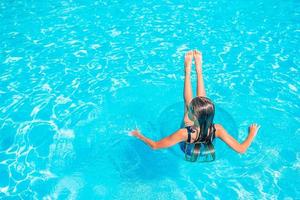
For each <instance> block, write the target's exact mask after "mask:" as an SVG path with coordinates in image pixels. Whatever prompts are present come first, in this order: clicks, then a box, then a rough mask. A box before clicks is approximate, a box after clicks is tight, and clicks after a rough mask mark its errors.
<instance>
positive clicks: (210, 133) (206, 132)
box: [186, 97, 216, 162]
mask: <svg viewBox="0 0 300 200" xmlns="http://www.w3.org/2000/svg"><path fill="white" fill-rule="evenodd" d="M190 111H191V113H192V114H193V115H194V116H195V117H196V119H195V120H197V122H198V125H199V128H200V132H199V131H197V137H196V140H195V141H194V142H193V143H194V144H195V146H194V150H193V153H192V155H191V157H190V158H188V160H189V161H192V162H195V161H196V160H197V158H198V156H199V155H201V157H203V158H204V161H213V160H214V159H215V149H214V145H213V140H214V138H215V131H216V129H215V127H214V123H213V120H214V116H215V105H214V104H213V103H212V101H211V100H210V99H209V98H207V97H195V98H194V99H192V101H191V103H190ZM209 157H211V158H210V160H209V159H208V158H209ZM186 158H187V156H186Z"/></svg>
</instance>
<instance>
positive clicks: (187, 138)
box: [131, 50, 260, 161]
mask: <svg viewBox="0 0 300 200" xmlns="http://www.w3.org/2000/svg"><path fill="white" fill-rule="evenodd" d="M193 58H194V61H195V66H196V73H197V89H196V90H197V96H196V97H195V98H192V96H193V94H192V87H191V75H190V74H191V66H192V59H193ZM184 66H185V79H184V92H183V93H184V94H183V95H184V116H183V124H182V128H181V129H179V130H177V131H176V132H175V133H173V134H171V135H169V136H167V137H165V138H163V139H161V140H159V141H153V140H151V139H149V138H147V137H145V136H144V135H143V134H142V133H141V132H140V131H139V130H134V131H132V132H131V134H132V135H133V136H135V137H137V138H138V139H140V140H142V141H143V142H145V143H146V144H147V145H148V146H150V147H151V148H152V149H153V150H156V149H161V148H168V147H170V146H173V145H175V144H177V143H180V146H181V149H182V150H183V151H184V153H185V155H186V159H187V160H189V161H196V160H197V158H198V157H199V155H200V156H201V154H203V153H205V152H209V153H210V154H211V156H212V157H213V160H214V148H213V144H212V142H213V141H214V139H215V138H220V139H221V140H222V141H224V142H225V143H226V144H227V145H228V146H229V147H230V148H232V149H233V150H235V151H236V152H238V153H245V152H246V150H247V149H248V147H249V146H250V144H251V142H252V140H253V139H254V137H255V135H256V134H257V132H258V130H259V128H260V126H259V125H258V124H251V125H250V126H249V133H248V137H247V138H246V139H245V140H244V141H243V142H242V143H239V142H238V141H237V140H235V139H234V138H233V137H232V136H231V135H230V134H228V133H227V131H226V130H225V129H224V128H223V126H222V125H221V124H214V123H213V119H214V114H215V106H214V104H213V103H212V101H211V100H210V99H209V98H207V97H206V92H205V88H204V81H203V77H202V54H201V52H199V51H197V50H194V51H189V52H187V53H186V55H185V59H184ZM189 144H193V147H192V148H191V147H190V145H189ZM203 147H204V148H203ZM205 149H206V150H205ZM203 155H204V154H203ZM206 155H207V154H206Z"/></svg>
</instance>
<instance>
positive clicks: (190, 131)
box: [185, 126, 194, 143]
mask: <svg viewBox="0 0 300 200" xmlns="http://www.w3.org/2000/svg"><path fill="white" fill-rule="evenodd" d="M185 128H186V130H187V132H188V139H187V142H188V143H191V133H192V132H194V130H193V128H192V126H187V127H185Z"/></svg>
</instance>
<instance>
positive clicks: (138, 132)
mask: <svg viewBox="0 0 300 200" xmlns="http://www.w3.org/2000/svg"><path fill="white" fill-rule="evenodd" d="M130 134H131V135H132V136H135V137H137V138H138V137H139V136H141V133H140V131H139V130H133V131H131V132H130Z"/></svg>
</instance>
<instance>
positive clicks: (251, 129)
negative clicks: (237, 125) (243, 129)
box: [249, 124, 260, 136]
mask: <svg viewBox="0 0 300 200" xmlns="http://www.w3.org/2000/svg"><path fill="white" fill-rule="evenodd" d="M259 129H260V125H258V124H251V125H250V126H249V135H252V136H256V134H257V132H258V130H259Z"/></svg>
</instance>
